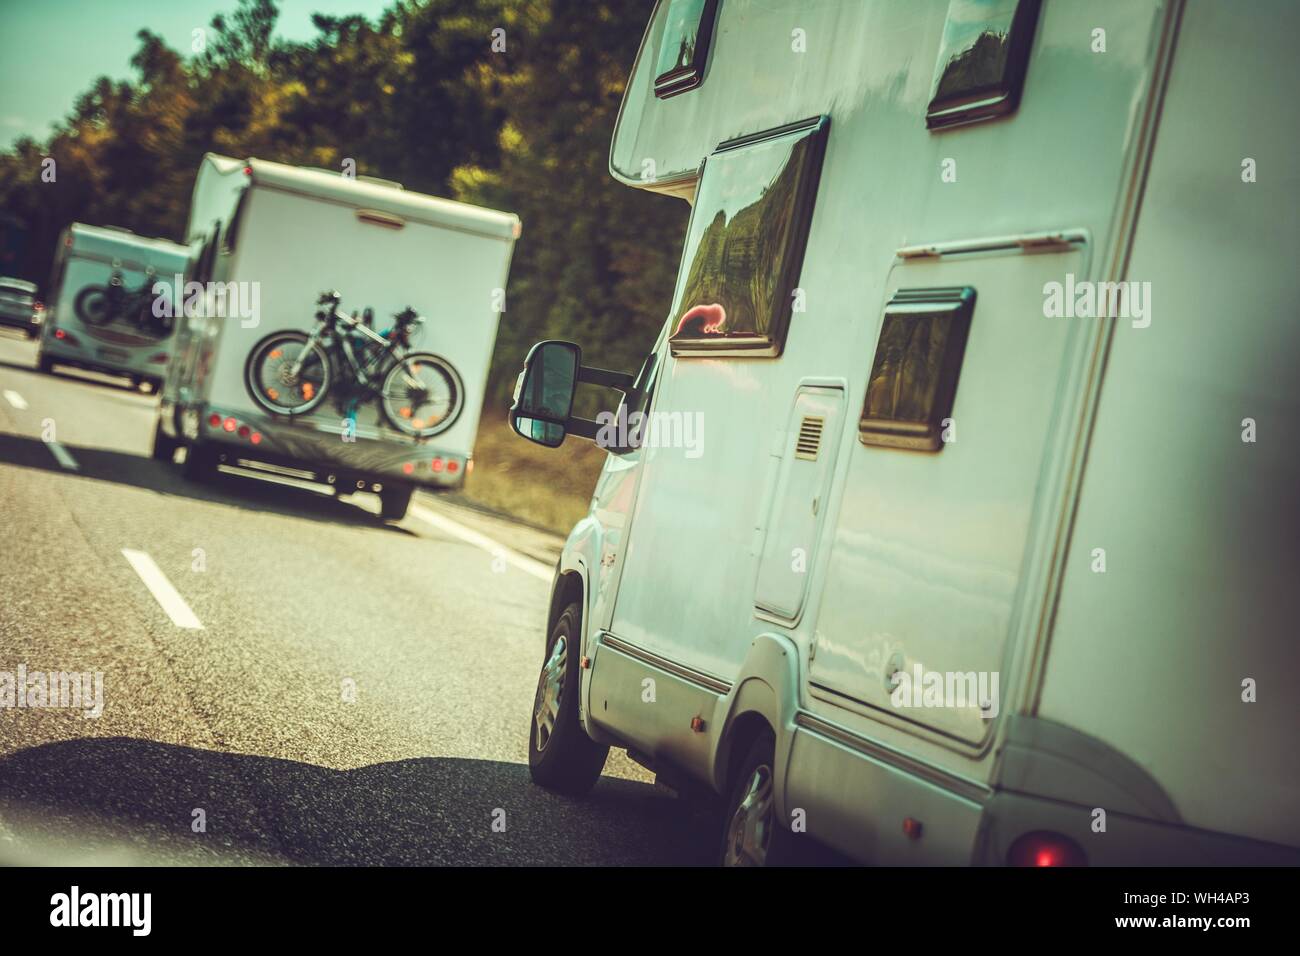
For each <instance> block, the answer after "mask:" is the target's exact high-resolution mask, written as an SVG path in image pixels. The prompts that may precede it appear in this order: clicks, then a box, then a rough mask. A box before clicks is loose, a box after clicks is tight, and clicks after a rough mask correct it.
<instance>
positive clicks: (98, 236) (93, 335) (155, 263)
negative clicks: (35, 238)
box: [36, 222, 189, 391]
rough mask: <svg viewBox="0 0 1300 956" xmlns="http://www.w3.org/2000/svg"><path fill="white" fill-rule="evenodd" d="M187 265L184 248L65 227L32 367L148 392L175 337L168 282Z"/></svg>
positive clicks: (122, 233)
mask: <svg viewBox="0 0 1300 956" xmlns="http://www.w3.org/2000/svg"><path fill="white" fill-rule="evenodd" d="M188 259H189V250H188V249H187V248H186V247H185V246H182V245H178V244H176V243H174V242H168V241H167V240H165V239H149V238H147V237H145V236H137V235H136V234H135V233H133V232H132V231H131V230H129V229H123V228H120V227H117V226H106V227H105V226H88V225H85V224H83V223H79V222H74V223H72V225H70V226H68V227H67V228H66V229H65V230H63V234H62V235H61V236H60V237H59V245H58V248H57V249H56V250H55V253H54V267H53V269H52V270H51V276H50V284H49V289H48V290H47V295H48V301H47V306H48V311H47V313H46V317H45V322H44V324H43V325H42V327H41V336H40V343H39V345H38V346H37V353H36V356H37V357H36V362H37V367H38V368H39V369H40V370H41V371H42V372H50V371H53V369H54V366H56V365H67V366H71V367H73V368H81V369H88V370H90V371H96V372H107V373H109V374H110V375H125V376H128V377H129V378H130V379H131V383H132V384H133V385H135V386H136V387H137V388H138V387H139V386H140V385H142V384H145V385H148V386H149V387H150V388H151V389H153V390H155V391H156V390H157V389H158V386H159V385H161V383H162V380H163V375H164V374H165V373H166V370H167V363H168V362H169V361H170V359H171V350H172V340H173V336H174V334H175V323H174V322H173V321H172V319H171V317H170V312H171V309H170V291H169V290H170V288H171V287H172V286H171V282H170V280H171V277H172V276H173V275H175V274H176V273H181V272H184V271H185V267H186V263H187V261H188ZM164 280H166V281H164ZM159 283H162V285H159ZM155 305H157V306H158V308H157V309H155Z"/></svg>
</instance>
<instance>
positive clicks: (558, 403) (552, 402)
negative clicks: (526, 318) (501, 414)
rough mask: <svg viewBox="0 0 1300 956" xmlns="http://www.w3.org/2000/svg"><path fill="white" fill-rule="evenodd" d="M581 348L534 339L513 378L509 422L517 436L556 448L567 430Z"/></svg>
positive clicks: (565, 343) (580, 359)
mask: <svg viewBox="0 0 1300 956" xmlns="http://www.w3.org/2000/svg"><path fill="white" fill-rule="evenodd" d="M581 368H582V350H581V349H580V348H578V346H576V345H574V344H573V343H572V342H560V341H554V340H552V341H548V342H538V343H537V344H536V345H534V346H533V347H532V348H531V349H530V350H529V352H528V358H527V359H525V360H524V370H523V371H522V372H520V373H519V378H518V380H517V381H516V382H515V398H514V404H512V405H511V406H510V425H511V427H512V428H514V430H515V432H516V433H517V434H519V435H520V436H522V437H524V438H527V439H528V440H529V441H533V442H536V443H537V444H539V445H545V446H546V447H547V448H556V447H558V446H559V445H560V444H561V443H563V441H564V436H565V434H566V433H567V431H568V425H569V413H570V412H571V411H572V409H573V390H574V389H575V388H576V387H577V384H578V371H579V369H581Z"/></svg>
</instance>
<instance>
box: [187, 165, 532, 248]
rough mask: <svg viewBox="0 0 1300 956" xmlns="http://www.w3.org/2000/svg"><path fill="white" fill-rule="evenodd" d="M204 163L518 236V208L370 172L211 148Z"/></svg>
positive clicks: (387, 209)
mask: <svg viewBox="0 0 1300 956" xmlns="http://www.w3.org/2000/svg"><path fill="white" fill-rule="evenodd" d="M203 162H204V165H205V166H209V165H210V166H211V167H212V168H213V169H214V170H215V171H216V172H218V173H219V174H221V175H223V176H224V175H230V174H232V173H239V174H242V175H246V176H248V177H249V179H250V180H251V182H252V184H253V185H254V186H265V187H268V188H271V189H279V190H283V191H285V192H291V193H297V194H299V195H302V196H310V197H312V198H316V199H325V200H328V201H330V202H339V203H345V204H347V205H349V206H354V207H356V208H357V209H367V210H374V211H375V212H379V213H387V214H389V215H392V216H400V217H402V218H403V219H412V220H416V221H420V222H426V223H430V224H432V225H436V226H443V227H446V228H449V229H459V230H462V231H465V232H474V233H478V234H480V235H485V236H493V237H496V238H499V239H506V240H513V239H516V238H518V235H519V217H518V216H516V215H514V214H512V213H504V212H497V211H496V210H494V209H485V208H483V207H481V206H471V205H469V204H468V203H460V202H453V201H452V200H450V199H438V198H437V197H434V196H428V195H425V194H424V193H417V192H410V191H408V190H406V189H403V188H402V187H401V186H400V185H398V184H396V183H389V182H387V181H385V180H377V179H374V178H371V177H367V176H361V177H358V178H356V179H353V178H350V177H348V176H343V175H341V174H339V173H334V172H330V171H328V170H323V169H313V168H310V167H304V166H286V165H285V164H283V163H273V162H270V161H269V160H265V159H248V160H238V159H231V158H230V157H228V156H218V155H216V154H215V153H208V155H207V156H205V157H204V159H203ZM200 175H201V173H200Z"/></svg>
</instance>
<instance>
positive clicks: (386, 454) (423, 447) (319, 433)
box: [160, 400, 469, 491]
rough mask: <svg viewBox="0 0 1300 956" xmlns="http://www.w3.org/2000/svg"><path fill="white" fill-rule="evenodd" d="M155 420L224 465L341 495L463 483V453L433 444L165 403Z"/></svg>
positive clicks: (465, 459) (446, 487) (210, 407)
mask: <svg viewBox="0 0 1300 956" xmlns="http://www.w3.org/2000/svg"><path fill="white" fill-rule="evenodd" d="M160 414H161V416H162V421H163V422H164V423H165V425H164V431H168V432H169V433H170V432H171V431H173V429H174V428H175V426H176V425H179V432H180V434H179V435H173V437H180V438H183V439H184V440H185V441H188V442H192V443H200V444H204V445H211V446H215V447H217V448H219V449H220V451H222V452H224V453H225V454H226V456H227V463H228V464H235V463H236V462H237V461H238V460H240V459H242V460H245V461H248V462H254V463H262V464H267V465H273V466H276V467H278V468H281V469H285V470H286V471H292V472H297V473H298V474H295V475H293V476H294V477H299V478H302V479H303V480H306V481H319V482H323V483H326V484H332V485H335V486H336V487H341V488H345V489H351V488H360V487H363V486H365V485H369V484H372V483H374V482H376V481H379V482H381V483H382V482H383V481H389V482H403V483H406V484H413V485H419V486H420V487H423V488H432V489H436V490H440V491H449V490H452V489H455V488H459V487H460V486H461V485H462V484H463V483H464V481H465V473H466V470H467V469H468V467H469V456H468V455H466V454H464V453H462V452H458V451H454V450H452V449H448V448H445V447H440V446H439V445H438V444H437V440H436V439H434V440H433V441H430V442H424V443H418V444H417V443H415V442H409V441H401V440H398V439H394V440H391V441H385V440H377V439H374V438H365V437H362V436H357V437H355V439H353V440H348V441H345V440H344V439H343V436H342V435H341V434H339V433H337V432H328V431H323V430H321V429H319V428H315V427H313V426H311V425H308V424H306V423H296V422H287V421H282V420H279V419H275V418H272V417H270V416H269V415H262V414H257V413H252V412H249V411H248V410H246V409H238V410H237V409H229V408H222V407H220V406H217V405H209V404H207V403H199V404H195V405H184V406H176V405H174V404H173V403H171V402H168V401H166V400H164V402H163V403H162V406H161V408H160ZM213 416H216V418H217V420H218V424H216V425H213V424H212V419H213ZM227 420H230V421H233V423H234V424H233V430H227V427H226V424H227ZM168 425H170V426H171V427H168ZM255 437H256V438H257V440H256V441H254V438H255Z"/></svg>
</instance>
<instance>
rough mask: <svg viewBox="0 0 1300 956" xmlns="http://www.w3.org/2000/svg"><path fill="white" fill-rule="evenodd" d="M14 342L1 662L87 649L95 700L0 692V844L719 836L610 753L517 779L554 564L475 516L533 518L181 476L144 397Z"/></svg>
mask: <svg viewBox="0 0 1300 956" xmlns="http://www.w3.org/2000/svg"><path fill="white" fill-rule="evenodd" d="M33 354H34V353H33V347H32V346H31V345H30V344H28V343H26V342H25V341H24V340H22V339H20V338H17V337H12V336H10V335H9V333H7V332H0V672H9V673H11V674H16V673H17V670H18V668H19V667H20V666H23V667H25V668H26V670H27V672H28V673H29V674H30V673H35V672H50V671H69V672H71V671H77V672H87V673H92V674H93V673H95V672H102V673H103V675H104V678H103V680H104V684H103V687H104V692H103V699H104V706H103V713H102V715H101V716H99V717H98V718H87V717H85V716H83V715H82V713H81V712H80V711H77V710H73V709H71V708H50V707H47V708H35V709H33V708H25V709H17V708H14V709H9V708H6V709H3V710H0V862H23V863H46V862H59V863H75V862H110V863H118V862H144V863H172V862H176V863H260V862H266V863H304V864H354V863H355V864H444V863H464V864H509V865H527V864H683V863H686V864H690V863H704V862H711V861H712V859H713V856H714V851H715V848H716V842H717V841H716V834H715V830H714V825H713V822H712V820H711V819H710V817H709V815H708V813H706V812H704V811H702V810H700V809H697V808H694V807H693V806H692V805H691V804H689V803H687V802H685V801H682V800H679V799H677V798H675V797H673V796H671V795H670V794H668V793H666V792H665V791H663V790H660V789H656V788H655V787H654V786H652V784H651V782H650V777H649V776H648V775H647V774H646V773H645V772H644V771H642V770H641V769H640V768H639V767H637V766H636V765H634V764H632V763H631V762H630V761H628V760H627V758H626V757H625V756H624V755H623V754H621V753H612V754H611V757H610V761H609V764H608V765H607V766H606V770H605V777H603V778H602V779H601V781H600V783H599V784H598V785H597V787H596V788H595V790H594V791H593V792H592V794H591V795H590V796H589V797H587V798H586V799H583V800H570V799H566V798H563V797H559V796H556V795H553V794H551V793H548V792H547V791H544V790H541V789H539V788H537V787H535V786H533V785H532V783H531V782H530V780H529V777H528V769H527V750H526V747H527V738H526V733H527V726H528V722H529V718H530V713H529V711H530V707H531V703H532V696H533V689H534V686H535V680H536V672H537V667H538V665H539V664H540V661H541V652H542V633H541V631H542V628H543V620H544V617H545V607H546V601H547V592H548V584H547V582H546V581H544V580H542V579H541V578H540V577H539V576H538V575H537V574H535V573H528V572H527V570H525V569H524V568H523V567H521V565H526V564H527V561H516V562H514V563H509V562H503V561H501V560H497V559H495V558H494V555H493V553H491V552H490V551H489V550H487V549H486V547H485V546H484V543H483V541H482V540H480V539H477V538H476V537H475V536H476V535H485V536H487V537H489V538H491V539H493V540H495V541H497V542H501V543H504V544H506V545H507V546H509V547H510V548H512V549H514V550H516V551H518V552H520V553H523V554H529V555H533V556H536V557H537V558H539V559H543V560H547V562H548V563H550V562H551V561H553V558H551V559H548V554H547V552H548V551H553V549H554V547H555V542H554V540H553V539H549V538H548V536H545V535H541V534H539V533H538V532H535V531H532V530H530V529H527V528H523V527H521V526H518V525H515V524H512V523H508V522H504V521H501V520H500V519H495V518H490V517H485V516H481V515H477V514H473V513H467V512H465V511H464V510H463V509H458V508H454V507H452V506H450V505H448V504H447V503H446V502H443V501H439V500H438V499H435V498H430V497H423V496H417V498H416V501H417V502H418V503H419V504H420V505H421V506H422V508H423V509H427V511H423V512H422V511H421V509H420V508H413V509H412V512H413V513H412V514H411V515H408V517H407V518H406V519H405V520H404V521H402V522H401V523H400V524H385V523H384V522H382V521H380V519H379V518H378V515H377V511H378V501H377V499H374V498H373V497H370V496H355V497H354V498H344V499H339V498H335V497H329V496H325V495H321V494H318V493H315V492H312V491H308V490H303V489H301V488H296V487H287V486H284V485H280V484H273V483H270V482H267V481H263V480H260V479H255V478H250V477H242V476H237V475H231V474H222V475H219V476H217V478H216V479H215V480H213V481H211V482H207V483H203V484H192V483H189V482H186V481H184V480H182V479H181V477H180V475H179V469H178V468H177V467H176V466H175V465H171V464H168V463H163V462H157V461H154V460H152V459H151V458H150V457H149V450H150V444H151V438H152V430H153V415H154V400H153V399H152V398H150V397H149V396H147V395H144V394H140V393H137V392H133V391H131V390H130V389H129V388H128V387H126V386H125V383H124V382H115V381H113V380H110V379H107V378H103V377H95V376H87V375H83V374H80V373H75V372H67V373H66V374H58V375H55V376H43V375H39V374H37V373H36V372H35V371H33V370H32V368H31V366H32V362H33ZM74 463H75V469H74V468H73V467H71V465H72V464H74ZM421 513H423V514H425V515H426V517H427V516H428V515H429V514H430V513H432V514H434V515H438V516H442V517H443V518H450V519H451V520H452V521H454V522H456V523H457V525H459V526H465V527H468V528H470V534H468V535H465V534H457V533H455V532H454V531H449V530H448V528H449V526H448V525H446V524H445V523H440V522H438V521H435V522H434V523H430V521H428V520H425V519H424V518H421V517H420V515H421ZM466 538H469V539H471V540H466ZM124 551H128V552H141V553H143V554H145V555H147V556H148V557H147V558H144V559H141V558H139V557H138V556H137V557H136V558H135V560H136V561H137V562H143V567H144V570H143V572H141V571H138V570H137V568H136V565H133V564H132V562H131V560H129V559H128V557H127V556H126V555H125V554H124ZM150 561H151V562H152V564H153V565H155V566H156V568H157V570H158V572H160V573H161V577H162V578H164V579H165V580H166V582H170V585H171V586H172V587H173V588H174V590H175V592H176V594H177V595H178V596H179V598H180V600H181V602H183V605H182V606H183V607H187V608H188V609H189V610H190V611H191V612H192V614H193V617H194V618H195V619H196V621H194V622H191V623H198V624H201V627H182V626H178V625H177V624H176V623H174V620H173V618H172V617H171V616H169V614H168V613H167V611H166V610H165V609H164V605H163V604H162V603H160V599H159V598H158V597H156V596H155V594H154V592H153V591H151V589H150V588H149V587H148V586H147V585H146V581H145V578H146V577H148V576H149V575H150V572H149V570H148V567H147V565H148V563H149V562H150ZM142 573H143V576H142ZM163 587H164V588H165V585H164V586H163ZM163 600H166V599H165V598H164V599H163ZM0 679H2V678H0ZM200 823H201V824H202V826H200ZM502 824H504V827H503V826H502Z"/></svg>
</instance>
